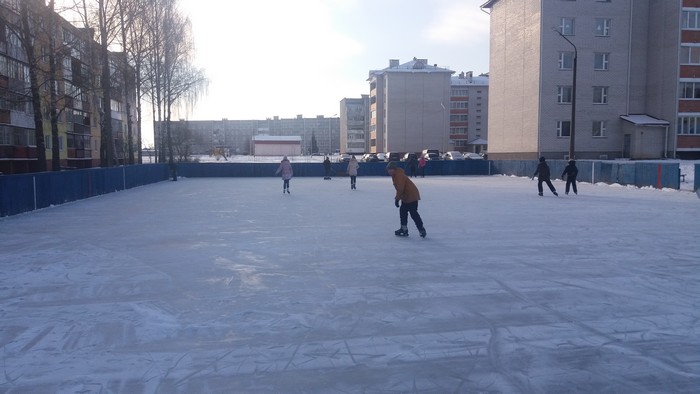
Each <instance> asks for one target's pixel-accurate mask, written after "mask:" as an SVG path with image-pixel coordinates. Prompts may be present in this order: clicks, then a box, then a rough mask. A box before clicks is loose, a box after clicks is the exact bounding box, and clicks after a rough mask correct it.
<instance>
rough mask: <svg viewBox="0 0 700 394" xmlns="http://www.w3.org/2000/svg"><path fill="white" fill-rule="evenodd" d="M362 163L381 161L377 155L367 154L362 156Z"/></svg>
mask: <svg viewBox="0 0 700 394" xmlns="http://www.w3.org/2000/svg"><path fill="white" fill-rule="evenodd" d="M362 161H364V162H365V163H370V162H375V161H379V157H377V154H376V153H365V154H364V155H362Z"/></svg>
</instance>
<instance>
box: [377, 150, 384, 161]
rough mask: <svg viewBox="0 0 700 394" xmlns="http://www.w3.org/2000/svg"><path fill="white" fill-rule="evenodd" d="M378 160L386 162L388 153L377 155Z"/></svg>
mask: <svg viewBox="0 0 700 394" xmlns="http://www.w3.org/2000/svg"><path fill="white" fill-rule="evenodd" d="M377 160H378V161H386V153H381V152H380V153H377Z"/></svg>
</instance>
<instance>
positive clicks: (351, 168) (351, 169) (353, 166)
mask: <svg viewBox="0 0 700 394" xmlns="http://www.w3.org/2000/svg"><path fill="white" fill-rule="evenodd" d="M358 168H360V165H359V164H358V163H357V159H350V162H349V163H348V175H350V176H357V169H358Z"/></svg>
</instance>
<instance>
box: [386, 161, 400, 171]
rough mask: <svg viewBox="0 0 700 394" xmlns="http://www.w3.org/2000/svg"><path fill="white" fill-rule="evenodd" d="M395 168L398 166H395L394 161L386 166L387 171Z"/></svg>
mask: <svg viewBox="0 0 700 394" xmlns="http://www.w3.org/2000/svg"><path fill="white" fill-rule="evenodd" d="M397 167H398V165H397V164H396V162H395V161H390V162H389V164H387V165H386V169H387V170H393V169H395V168H397Z"/></svg>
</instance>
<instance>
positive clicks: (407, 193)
mask: <svg viewBox="0 0 700 394" xmlns="http://www.w3.org/2000/svg"><path fill="white" fill-rule="evenodd" d="M386 171H387V172H388V173H389V175H391V180H392V182H394V188H395V189H396V196H394V205H396V207H397V208H399V220H400V223H401V228H400V229H398V230H396V231H394V234H396V235H398V236H400V237H407V236H408V214H409V213H410V214H411V219H413V222H414V223H415V224H416V227H417V228H418V233H420V236H421V237H423V238H425V235H426V232H425V227H423V220H422V219H421V217H420V215H419V214H418V200H420V193H419V192H418V188H417V187H416V185H415V184H414V183H413V181H411V179H410V178H409V177H407V176H406V174H405V173H404V170H403V169H401V168H398V166H397V165H396V162H395V161H392V162H389V164H388V165H387V166H386ZM399 202H401V204H400V205H399Z"/></svg>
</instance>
